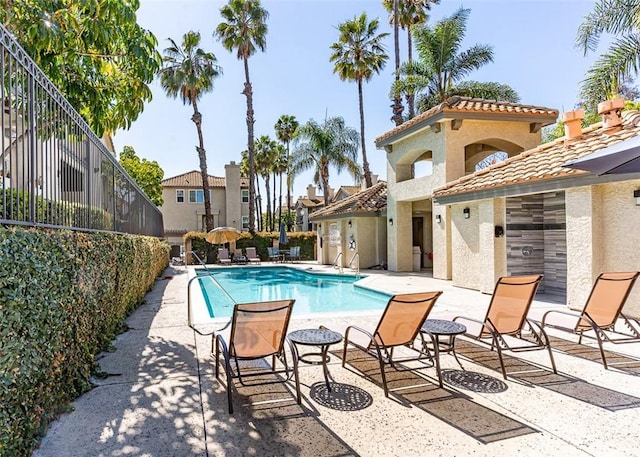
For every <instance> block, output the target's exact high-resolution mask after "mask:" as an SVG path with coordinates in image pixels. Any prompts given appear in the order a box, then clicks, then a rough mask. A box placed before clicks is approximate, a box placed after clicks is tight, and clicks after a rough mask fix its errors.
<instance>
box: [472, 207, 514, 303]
mask: <svg viewBox="0 0 640 457" xmlns="http://www.w3.org/2000/svg"><path fill="white" fill-rule="evenodd" d="M478 223H479V234H480V235H479V237H480V291H481V292H484V293H487V294H490V293H493V289H494V287H495V284H496V282H497V281H498V278H500V277H501V276H505V275H506V274H507V253H506V249H507V243H506V236H505V230H506V229H505V200H504V198H499V199H496V200H483V201H481V202H480V203H479V205H478ZM497 226H499V227H501V228H502V230H503V235H502V236H496V227H497Z"/></svg>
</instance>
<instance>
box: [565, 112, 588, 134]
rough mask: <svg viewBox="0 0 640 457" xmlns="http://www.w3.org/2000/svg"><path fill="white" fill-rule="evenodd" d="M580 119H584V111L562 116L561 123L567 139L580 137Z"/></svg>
mask: <svg viewBox="0 0 640 457" xmlns="http://www.w3.org/2000/svg"><path fill="white" fill-rule="evenodd" d="M582 119H584V110H582V109H577V110H573V111H569V112H566V113H563V114H562V122H564V134H565V136H566V137H567V139H569V138H575V137H578V136H580V135H582Z"/></svg>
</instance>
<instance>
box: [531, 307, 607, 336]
mask: <svg viewBox="0 0 640 457" xmlns="http://www.w3.org/2000/svg"><path fill="white" fill-rule="evenodd" d="M554 314H560V315H563V316H569V317H572V318H575V324H574V325H573V327H572V326H570V325H568V324H566V325H563V324H562V323H559V324H554V323H549V322H547V318H548V316H550V315H554ZM580 319H584V320H585V321H587V322H589V324H590V325H591V326H592V327H593V328H594V329H595V328H596V327H597V325H596V323H595V322H593V320H592V319H591V318H590V317H589V316H587V315H585V314H583V313H578V312H575V311H566V310H559V309H551V310H549V311H547V312H545V313H544V314H543V315H542V321H541V322H540V325H541V326H542V327H543V328H544V326H545V325H547V326H549V327H555V328H561V329H566V330H570V331H574V330H575V329H576V328H577V326H578V323H579V322H580ZM594 326H595V327H594Z"/></svg>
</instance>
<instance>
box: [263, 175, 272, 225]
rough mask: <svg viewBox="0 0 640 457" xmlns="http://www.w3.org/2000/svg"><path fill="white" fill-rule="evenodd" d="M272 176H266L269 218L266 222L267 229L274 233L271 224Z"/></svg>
mask: <svg viewBox="0 0 640 457" xmlns="http://www.w3.org/2000/svg"><path fill="white" fill-rule="evenodd" d="M270 179H271V176H269V175H265V177H264V187H265V188H266V191H265V194H267V217H266V221H265V228H266V229H267V230H270V231H272V232H273V224H272V223H271V220H272V217H271V187H270V186H269V180H270Z"/></svg>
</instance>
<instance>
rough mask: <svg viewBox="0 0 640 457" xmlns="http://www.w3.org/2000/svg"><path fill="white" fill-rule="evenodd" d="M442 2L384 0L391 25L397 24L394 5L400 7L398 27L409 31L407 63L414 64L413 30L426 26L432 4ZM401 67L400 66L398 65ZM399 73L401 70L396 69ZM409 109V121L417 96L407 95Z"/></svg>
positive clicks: (413, 112) (413, 113)
mask: <svg viewBox="0 0 640 457" xmlns="http://www.w3.org/2000/svg"><path fill="white" fill-rule="evenodd" d="M438 3H440V0H398V1H394V0H383V1H382V4H383V6H384V7H385V9H386V10H387V11H389V12H390V13H391V14H390V17H389V23H391V24H394V23H395V16H394V14H395V13H394V4H396V5H397V7H398V25H399V26H400V27H401V28H402V30H406V31H407V62H408V63H409V64H411V62H413V39H412V35H413V32H412V29H413V28H414V27H415V26H417V25H421V24H425V23H426V22H427V20H428V19H429V13H428V11H430V10H431V5H432V4H438ZM398 66H399V65H398ZM396 71H399V68H396ZM406 100H407V107H408V108H409V119H411V118H413V117H414V116H415V114H416V112H415V94H414V93H407V94H406Z"/></svg>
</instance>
